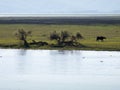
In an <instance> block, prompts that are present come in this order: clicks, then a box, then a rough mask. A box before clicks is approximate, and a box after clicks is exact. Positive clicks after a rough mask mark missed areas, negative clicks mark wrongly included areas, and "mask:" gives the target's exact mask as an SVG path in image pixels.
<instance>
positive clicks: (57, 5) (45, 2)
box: [0, 0, 120, 14]
mask: <svg viewBox="0 0 120 90" xmlns="http://www.w3.org/2000/svg"><path fill="white" fill-rule="evenodd" d="M91 13H92V14H109V13H110V14H119V13H120V0H0V14H91Z"/></svg>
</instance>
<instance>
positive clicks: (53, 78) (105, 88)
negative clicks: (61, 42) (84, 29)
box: [0, 49, 120, 90]
mask: <svg viewBox="0 0 120 90" xmlns="http://www.w3.org/2000/svg"><path fill="white" fill-rule="evenodd" d="M0 90H120V52H115V51H111V52H108V51H67V50H65V51H64V50H63V51H62V50H61V51H58V50H22V49H21V50H17V49H0Z"/></svg>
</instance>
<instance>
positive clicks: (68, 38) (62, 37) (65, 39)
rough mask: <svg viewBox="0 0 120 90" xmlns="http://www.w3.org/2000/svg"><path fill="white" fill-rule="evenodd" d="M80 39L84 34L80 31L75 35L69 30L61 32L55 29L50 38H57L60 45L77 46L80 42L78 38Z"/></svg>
mask: <svg viewBox="0 0 120 90" xmlns="http://www.w3.org/2000/svg"><path fill="white" fill-rule="evenodd" d="M79 39H83V36H82V35H81V34H80V33H79V32H77V33H76V34H75V35H73V34H70V33H69V32H67V31H61V32H60V33H57V32H56V31H54V32H52V33H51V34H50V40H56V41H57V44H58V45H68V46H75V45H76V44H78V42H77V40H79Z"/></svg>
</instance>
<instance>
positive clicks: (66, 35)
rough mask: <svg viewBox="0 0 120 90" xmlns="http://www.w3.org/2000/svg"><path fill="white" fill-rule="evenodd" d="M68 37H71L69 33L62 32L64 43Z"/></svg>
mask: <svg viewBox="0 0 120 90" xmlns="http://www.w3.org/2000/svg"><path fill="white" fill-rule="evenodd" d="M68 37H70V34H69V33H68V32H67V31H61V41H62V42H64V41H65V40H66V39H67V38H68Z"/></svg>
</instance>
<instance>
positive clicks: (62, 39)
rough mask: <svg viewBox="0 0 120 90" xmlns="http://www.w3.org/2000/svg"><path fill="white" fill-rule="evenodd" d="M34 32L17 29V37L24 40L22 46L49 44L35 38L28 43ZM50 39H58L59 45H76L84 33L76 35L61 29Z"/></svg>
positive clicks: (53, 33)
mask: <svg viewBox="0 0 120 90" xmlns="http://www.w3.org/2000/svg"><path fill="white" fill-rule="evenodd" d="M31 34H32V32H31V31H25V30H24V29H19V30H17V32H16V33H15V36H16V37H17V39H18V40H20V41H21V42H22V46H24V47H25V48H28V47H30V45H33V44H36V45H42V46H43V45H48V43H47V42H42V41H39V42H36V41H35V40H33V42H32V43H28V41H27V37H28V36H31ZM49 38H50V40H56V41H57V45H62V46H66V45H67V46H76V45H78V44H79V43H78V40H79V39H82V38H83V37H82V35H81V34H80V33H79V32H77V33H76V34H75V35H73V34H70V33H69V32H67V31H61V32H60V33H58V32H56V31H54V32H52V33H51V34H50V37H49Z"/></svg>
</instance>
